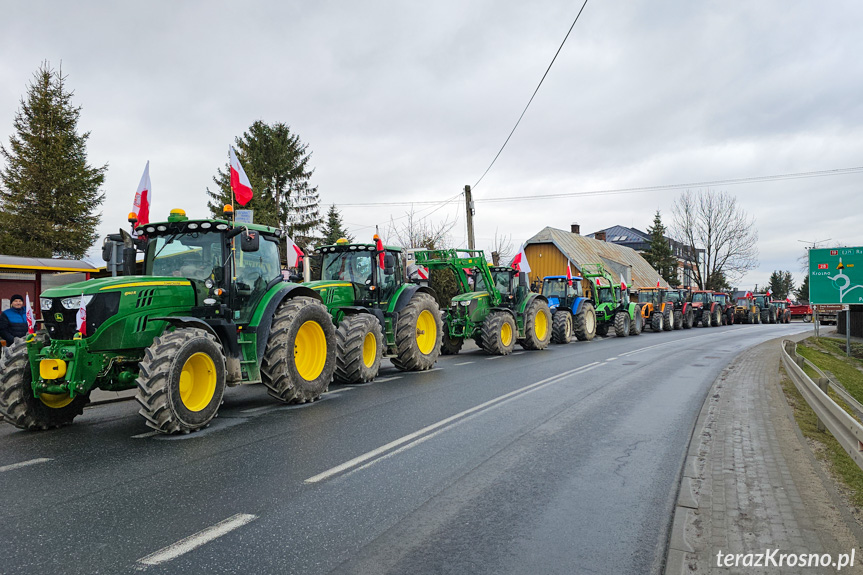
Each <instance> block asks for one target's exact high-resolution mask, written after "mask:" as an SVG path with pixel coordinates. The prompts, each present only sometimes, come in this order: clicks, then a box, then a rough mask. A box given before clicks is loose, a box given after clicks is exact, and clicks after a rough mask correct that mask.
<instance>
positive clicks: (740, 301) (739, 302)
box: [737, 297, 751, 307]
mask: <svg viewBox="0 0 863 575" xmlns="http://www.w3.org/2000/svg"><path fill="white" fill-rule="evenodd" d="M737 305H738V306H740V307H749V306H750V305H751V304H750V303H749V300H748V299H746V298H745V297H739V298H737Z"/></svg>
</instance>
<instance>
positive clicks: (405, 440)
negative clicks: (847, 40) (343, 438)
mask: <svg viewBox="0 0 863 575" xmlns="http://www.w3.org/2000/svg"><path fill="white" fill-rule="evenodd" d="M598 365H599V362H598V361H595V362H593V363H589V364H587V365H583V366H581V367H577V368H575V369H571V370H569V371H565V372H563V373H559V374H557V375H554V376H552V377H548V378H546V379H543V380H540V381H537V382H536V383H532V384H530V385H526V386H524V387H521V388H519V389H516V390H514V391H511V392H509V393H506V394H504V395H501V396H499V397H496V398H494V399H490V400H488V401H486V402H484V403H481V404H479V405H477V406H474V407H471V408H470V409H466V410H464V411H461V412H459V413H456V414H455V415H452V416H450V417H447V418H446V419H442V420H441V421H438V422H437V423H433V424H431V425H428V426H426V427H423V428H422V429H420V430H418V431H415V432H413V433H409V434H408V435H405V436H402V437H400V438H398V439H396V440H393V441H391V442H389V443H387V444H386V445H382V446H381V447H378V448H377V449H373V450H371V451H368V452H366V453H364V454H362V455H359V456H357V457H354V458H353V459H351V460H350V461H346V462H345V463H342V464H341V465H337V466H335V467H332V468H330V469H328V470H326V471H324V472H322V473H319V474H317V475H314V476H312V477H309V478H308V479H306V480H305V482H304V483H318V482H320V481H323V480H325V479H329V478H330V477H333V476H334V475H338V474H340V473H343V472H345V471H348V470H351V469H353V468H365V467H368V465H371V464H372V463H375V462H377V461H381V460H383V459H385V458H386V457H387V456H389V455H394V453H391V454H387V456H385V457H381V456H382V455H384V454H386V453H387V452H388V451H390V450H393V449H395V448H397V447H402V446H404V447H403V448H402V449H400V450H399V452H401V451H404V450H405V449H408V448H410V447H414V446H416V445H419V444H420V443H422V441H425V440H426V439H428V438H427V437H422V436H424V435H426V434H428V433H430V432H432V431H435V430H438V429H440V428H443V427H446V428H449V427H452V426H450V424H451V423H452V422H454V421H456V420H459V419H462V418H465V417H466V416H468V415H471V414H473V413H476V412H479V411H484V410H487V409H490V408H492V407H497V405H499V404H502V403H504V402H505V401H507V400H509V399H512V398H514V397H516V396H521V395H525V394H527V393H530V392H532V391H536V390H537V389H539V388H541V387H545V386H546V385H551V384H553V383H557V382H559V381H562V380H563V379H566V378H567V377H569V376H570V375H575V374H576V373H579V372H584V371H589V370H591V369H594V368H595V367H597V366H598ZM440 431H443V429H441V430H440ZM435 435H436V434H435ZM419 438H422V439H421V440H420V441H417V439H419ZM405 444H409V445H405ZM373 459H374V460H375V461H370V460H373ZM360 466H362V467H360Z"/></svg>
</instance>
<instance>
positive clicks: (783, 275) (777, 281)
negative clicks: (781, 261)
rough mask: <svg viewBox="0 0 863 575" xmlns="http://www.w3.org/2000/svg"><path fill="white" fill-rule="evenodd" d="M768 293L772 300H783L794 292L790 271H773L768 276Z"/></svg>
mask: <svg viewBox="0 0 863 575" xmlns="http://www.w3.org/2000/svg"><path fill="white" fill-rule="evenodd" d="M768 285H769V287H770V292H771V293H772V294H773V299H777V300H778V299H785V298H787V297H788V294H790V293H791V292H792V291H793V290H794V278H793V277H792V276H791V272H790V271H785V272H783V271H782V270H775V271H774V272H773V273H772V274H770V283H769V284H768Z"/></svg>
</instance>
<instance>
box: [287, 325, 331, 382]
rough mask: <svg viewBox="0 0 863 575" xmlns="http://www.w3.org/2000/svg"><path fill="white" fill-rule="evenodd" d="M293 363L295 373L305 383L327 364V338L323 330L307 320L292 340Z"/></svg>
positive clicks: (316, 376)
mask: <svg viewBox="0 0 863 575" xmlns="http://www.w3.org/2000/svg"><path fill="white" fill-rule="evenodd" d="M294 363H295V365H296V366H297V373H298V374H299V375H300V377H302V378H303V379H305V380H306V381H312V380H315V379H317V378H318V376H319V375H321V372H322V371H324V365H325V364H326V363H327V336H326V335H324V328H322V327H321V324H319V323H318V322H316V321H312V320H309V321H307V322H306V323H304V324H303V325H301V326H300V329H299V331H297V337H296V339H294Z"/></svg>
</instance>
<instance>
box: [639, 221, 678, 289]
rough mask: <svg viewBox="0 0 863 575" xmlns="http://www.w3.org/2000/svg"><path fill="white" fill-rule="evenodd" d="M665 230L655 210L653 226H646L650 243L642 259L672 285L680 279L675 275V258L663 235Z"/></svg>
mask: <svg viewBox="0 0 863 575" xmlns="http://www.w3.org/2000/svg"><path fill="white" fill-rule="evenodd" d="M665 232H666V229H665V226H664V225H662V217H661V216H660V214H659V210H657V211H656V215H655V216H654V217H653V226H652V227H650V228H647V233H649V234H650V245H649V247H648V249H647V252H645V254H644V259H645V260H647V263H649V264H650V265H651V266H653V268H654V269H655V270H656V271H657V272H659V275H660V276H662V278H663V279H664V280H665V281H667V282H668V283H670V284H671V285H673V286H674V285H677V284H678V283H679V281H680V280H679V279H678V277H677V258H676V257H674V254H673V253H672V251H671V243H670V242H669V241H668V238H667V237H665Z"/></svg>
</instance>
